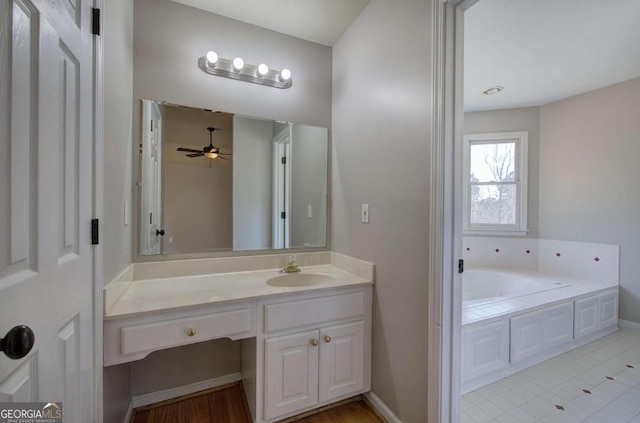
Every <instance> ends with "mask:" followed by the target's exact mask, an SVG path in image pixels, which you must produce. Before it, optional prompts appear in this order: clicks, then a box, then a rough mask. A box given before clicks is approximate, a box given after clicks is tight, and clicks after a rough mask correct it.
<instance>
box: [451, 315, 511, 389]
mask: <svg viewBox="0 0 640 423" xmlns="http://www.w3.org/2000/svg"><path fill="white" fill-rule="evenodd" d="M462 351H464V354H463V362H462V380H463V383H464V382H468V381H470V380H473V379H475V378H477V377H480V376H484V375H486V374H489V373H491V372H494V371H496V370H500V369H502V368H503V367H505V366H506V365H507V364H508V363H509V321H508V320H499V321H497V322H493V323H489V324H488V325H483V326H479V327H468V328H465V327H463V328H462Z"/></svg>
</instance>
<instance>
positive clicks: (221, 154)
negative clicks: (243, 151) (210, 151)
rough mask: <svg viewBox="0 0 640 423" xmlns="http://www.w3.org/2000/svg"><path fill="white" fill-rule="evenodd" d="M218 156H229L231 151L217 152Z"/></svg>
mask: <svg viewBox="0 0 640 423" xmlns="http://www.w3.org/2000/svg"><path fill="white" fill-rule="evenodd" d="M218 156H231V153H218Z"/></svg>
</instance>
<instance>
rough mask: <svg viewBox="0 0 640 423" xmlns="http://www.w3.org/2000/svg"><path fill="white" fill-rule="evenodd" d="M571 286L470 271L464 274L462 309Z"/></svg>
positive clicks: (489, 271)
mask: <svg viewBox="0 0 640 423" xmlns="http://www.w3.org/2000/svg"><path fill="white" fill-rule="evenodd" d="M567 286H571V284H569V283H565V282H561V281H553V280H547V279H544V278H541V277H536V276H530V275H527V274H522V273H516V272H511V271H506V270H497V269H470V270H465V272H464V273H463V274H462V307H463V308H465V307H470V306H474V305H479V304H485V303H491V302H495V301H502V300H505V299H507V298H513V297H520V296H523V295H529V294H535V293H538V292H543V291H549V290H552V289H558V288H564V287H567Z"/></svg>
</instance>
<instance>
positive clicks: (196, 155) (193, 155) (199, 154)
mask: <svg viewBox="0 0 640 423" xmlns="http://www.w3.org/2000/svg"><path fill="white" fill-rule="evenodd" d="M202 156H204V154H202V153H195V154H187V157H202Z"/></svg>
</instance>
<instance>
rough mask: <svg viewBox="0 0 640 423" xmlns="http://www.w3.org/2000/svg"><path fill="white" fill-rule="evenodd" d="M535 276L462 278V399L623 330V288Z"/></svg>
mask: <svg viewBox="0 0 640 423" xmlns="http://www.w3.org/2000/svg"><path fill="white" fill-rule="evenodd" d="M566 280H567V279H566V278H565V277H562V276H552V275H549V274H536V273H533V272H532V271H526V270H524V271H521V272H518V271H508V270H501V269H490V268H474V269H468V270H465V272H464V273H463V274H462V299H463V301H462V316H461V318H462V334H461V338H462V339H461V341H462V342H461V379H462V386H461V392H462V394H466V393H468V392H471V391H473V390H475V389H477V388H480V387H482V386H485V385H487V384H489V383H493V382H496V381H498V380H500V379H502V378H504V377H507V376H509V375H512V374H514V373H517V372H519V371H521V370H523V369H526V368H527V367H531V366H533V365H535V364H538V363H541V362H542V361H544V360H547V359H550V358H552V357H555V356H557V355H559V354H562V353H565V352H567V351H571V350H572V349H574V348H577V347H579V346H581V345H584V344H586V343H587V342H590V341H594V340H596V339H598V338H601V337H603V336H605V335H607V334H609V333H613V332H614V331H616V330H618V327H617V325H618V284H617V283H615V284H614V283H610V282H594V281H583V280H580V279H575V278H574V279H570V280H569V281H570V283H567V282H565V281H566Z"/></svg>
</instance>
